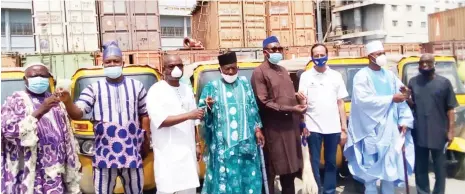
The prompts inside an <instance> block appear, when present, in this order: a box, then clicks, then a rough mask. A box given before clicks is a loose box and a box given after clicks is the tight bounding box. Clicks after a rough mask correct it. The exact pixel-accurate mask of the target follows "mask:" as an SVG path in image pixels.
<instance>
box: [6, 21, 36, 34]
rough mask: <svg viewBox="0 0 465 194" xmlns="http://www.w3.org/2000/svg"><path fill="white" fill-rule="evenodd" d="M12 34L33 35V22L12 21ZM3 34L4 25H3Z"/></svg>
mask: <svg viewBox="0 0 465 194" xmlns="http://www.w3.org/2000/svg"><path fill="white" fill-rule="evenodd" d="M2 26H3V24H2ZM10 33H11V35H32V34H33V33H32V24H31V23H10ZM2 34H3V27H2Z"/></svg>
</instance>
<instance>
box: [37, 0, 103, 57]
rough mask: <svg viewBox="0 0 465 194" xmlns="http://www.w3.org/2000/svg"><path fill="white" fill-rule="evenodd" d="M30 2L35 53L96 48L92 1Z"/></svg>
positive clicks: (95, 23)
mask: <svg viewBox="0 0 465 194" xmlns="http://www.w3.org/2000/svg"><path fill="white" fill-rule="evenodd" d="M32 3H33V4H32V13H33V16H32V17H33V23H34V41H35V50H36V52H37V53H68V52H93V51H97V50H98V49H99V41H98V29H97V15H96V6H95V0H79V1H67V0H33V1H32Z"/></svg>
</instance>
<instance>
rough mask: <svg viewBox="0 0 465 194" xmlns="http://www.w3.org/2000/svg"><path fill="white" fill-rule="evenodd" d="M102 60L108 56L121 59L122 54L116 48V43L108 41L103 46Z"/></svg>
mask: <svg viewBox="0 0 465 194" xmlns="http://www.w3.org/2000/svg"><path fill="white" fill-rule="evenodd" d="M102 53H103V59H106V58H107V57H109V56H118V57H122V56H123V53H122V52H121V49H120V48H119V47H118V42H116V41H110V42H107V43H105V44H104V45H103V52H102Z"/></svg>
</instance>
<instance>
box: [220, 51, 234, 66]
mask: <svg viewBox="0 0 465 194" xmlns="http://www.w3.org/2000/svg"><path fill="white" fill-rule="evenodd" d="M218 62H219V63H220V66H223V65H229V64H233V63H237V57H236V52H227V53H225V54H222V55H220V56H218Z"/></svg>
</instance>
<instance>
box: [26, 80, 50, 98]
mask: <svg viewBox="0 0 465 194" xmlns="http://www.w3.org/2000/svg"><path fill="white" fill-rule="evenodd" d="M27 83H28V86H26V88H27V89H28V90H29V91H31V92H32V93H34V94H43V93H44V92H45V91H47V89H48V86H49V85H50V82H49V80H48V78H43V77H31V78H27Z"/></svg>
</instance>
